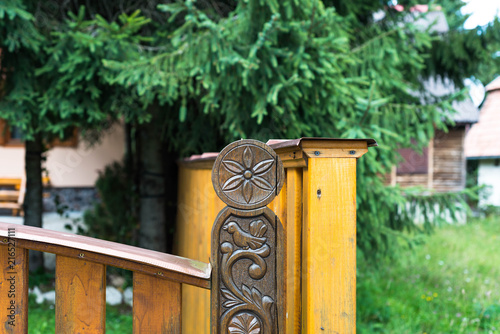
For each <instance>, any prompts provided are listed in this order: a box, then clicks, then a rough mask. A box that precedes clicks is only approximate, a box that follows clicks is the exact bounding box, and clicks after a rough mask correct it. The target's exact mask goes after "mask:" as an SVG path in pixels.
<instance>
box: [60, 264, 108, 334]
mask: <svg viewBox="0 0 500 334" xmlns="http://www.w3.org/2000/svg"><path fill="white" fill-rule="evenodd" d="M105 326H106V266H105V265H103V264H99V263H94V262H90V261H87V260H77V259H73V258H70V257H66V256H60V255H59V256H56V333H68V334H69V333H82V334H83V333H85V334H94V333H96V334H97V333H105Z"/></svg>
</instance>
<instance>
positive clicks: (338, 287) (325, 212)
mask: <svg viewBox="0 0 500 334" xmlns="http://www.w3.org/2000/svg"><path fill="white" fill-rule="evenodd" d="M302 272H303V282H302V291H303V297H302V298H303V300H302V315H303V323H302V332H303V333H342V334H353V333H355V332H356V159H349V158H339V159H310V160H309V167H308V170H307V172H306V173H305V174H304V229H303V261H302Z"/></svg>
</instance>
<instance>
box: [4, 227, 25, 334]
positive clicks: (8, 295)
mask: <svg viewBox="0 0 500 334" xmlns="http://www.w3.org/2000/svg"><path fill="white" fill-rule="evenodd" d="M11 234H15V230H14V228H13V229H12V230H11ZM5 241H6V242H5ZM28 259H29V257H28V250H26V249H23V248H20V247H18V245H16V242H15V239H12V238H7V240H4V243H3V244H1V245H0V263H1V264H2V270H1V272H0V310H1V314H0V319H1V325H0V326H1V328H2V329H3V330H2V331H1V332H2V333H6V334H14V333H15V334H21V333H23V334H24V333H28V275H29V272H28Z"/></svg>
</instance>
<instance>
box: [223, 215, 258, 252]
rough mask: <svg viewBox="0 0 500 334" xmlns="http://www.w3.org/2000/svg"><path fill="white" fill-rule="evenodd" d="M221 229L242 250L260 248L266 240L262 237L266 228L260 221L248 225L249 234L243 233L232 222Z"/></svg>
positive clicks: (236, 224)
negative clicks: (229, 235) (231, 236)
mask: <svg viewBox="0 0 500 334" xmlns="http://www.w3.org/2000/svg"><path fill="white" fill-rule="evenodd" d="M222 229H223V230H224V231H227V232H228V233H229V234H232V235H233V240H234V243H235V244H236V245H237V246H238V247H242V248H244V249H248V247H250V248H251V249H257V248H260V247H262V246H263V245H264V243H265V242H266V240H267V238H263V237H262V236H263V235H264V233H265V232H266V230H267V226H266V225H265V224H264V222H263V221H262V220H256V221H253V222H252V223H251V224H250V233H248V232H245V231H243V230H242V229H241V227H240V226H239V225H238V223H236V222H234V221H231V222H228V223H226V224H225V225H224V226H222Z"/></svg>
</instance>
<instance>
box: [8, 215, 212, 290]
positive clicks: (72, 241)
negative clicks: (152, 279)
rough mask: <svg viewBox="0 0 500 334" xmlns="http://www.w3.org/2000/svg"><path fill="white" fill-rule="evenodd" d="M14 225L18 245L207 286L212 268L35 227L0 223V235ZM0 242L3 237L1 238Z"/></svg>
mask: <svg viewBox="0 0 500 334" xmlns="http://www.w3.org/2000/svg"><path fill="white" fill-rule="evenodd" d="M12 226H15V228H16V237H15V238H16V242H17V244H18V245H19V247H21V248H26V249H33V250H37V251H42V252H48V253H54V254H57V255H63V256H66V257H72V258H75V259H79V258H81V256H80V255H81V254H83V256H84V257H85V259H86V260H89V261H92V262H97V263H102V264H106V265H110V266H113V267H118V268H123V269H127V270H131V271H140V272H143V273H147V274H151V275H155V274H158V276H159V277H161V278H163V279H169V280H173V281H178V282H181V283H187V284H193V285H196V286H199V287H202V288H206V289H210V274H211V268H210V265H209V264H208V263H203V262H199V261H195V260H191V259H185V258H181V257H179V256H174V255H171V254H165V253H160V252H156V251H152V250H148V249H143V248H139V247H133V246H129V245H123V244H119V243H116V242H110V241H106V240H99V239H94V238H89V237H85V236H80V235H75V234H71V233H66V232H57V231H50V230H46V229H42V228H38V227H31V226H22V225H21V226H20V225H12V224H5V223H0V237H6V236H7V229H8V228H9V227H12ZM0 243H3V239H2V238H0Z"/></svg>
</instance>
